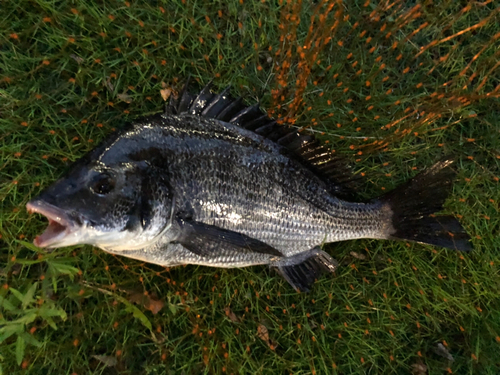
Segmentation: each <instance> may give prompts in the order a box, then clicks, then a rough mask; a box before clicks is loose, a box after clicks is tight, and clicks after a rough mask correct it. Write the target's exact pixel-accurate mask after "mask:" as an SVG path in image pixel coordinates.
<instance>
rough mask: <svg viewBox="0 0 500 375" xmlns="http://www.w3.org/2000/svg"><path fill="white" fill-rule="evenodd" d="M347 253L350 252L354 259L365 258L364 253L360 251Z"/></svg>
mask: <svg viewBox="0 0 500 375" xmlns="http://www.w3.org/2000/svg"><path fill="white" fill-rule="evenodd" d="M349 254H351V255H352V256H353V257H354V258H356V259H361V260H365V259H366V255H364V254H361V253H357V252H355V251H351V252H350V253H349Z"/></svg>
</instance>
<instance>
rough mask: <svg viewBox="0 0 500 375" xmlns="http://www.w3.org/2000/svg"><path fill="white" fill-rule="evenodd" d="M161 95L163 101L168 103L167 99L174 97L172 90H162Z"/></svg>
mask: <svg viewBox="0 0 500 375" xmlns="http://www.w3.org/2000/svg"><path fill="white" fill-rule="evenodd" d="M160 94H161V97H162V98H163V100H164V101H167V99H168V98H170V95H172V89H161V90H160Z"/></svg>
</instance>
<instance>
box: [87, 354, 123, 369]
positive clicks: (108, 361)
mask: <svg viewBox="0 0 500 375" xmlns="http://www.w3.org/2000/svg"><path fill="white" fill-rule="evenodd" d="M92 357H94V358H95V359H97V360H98V361H99V362H102V363H103V364H104V365H105V366H106V367H115V366H116V364H117V363H118V361H117V360H116V357H112V356H110V355H93V356H92Z"/></svg>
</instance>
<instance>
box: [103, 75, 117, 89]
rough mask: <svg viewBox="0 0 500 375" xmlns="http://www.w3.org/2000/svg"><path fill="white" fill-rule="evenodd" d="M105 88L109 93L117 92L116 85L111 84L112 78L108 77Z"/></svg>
mask: <svg viewBox="0 0 500 375" xmlns="http://www.w3.org/2000/svg"><path fill="white" fill-rule="evenodd" d="M104 86H106V88H107V89H108V90H109V92H113V91H115V85H113V84H112V83H111V77H106V81H105V82H104Z"/></svg>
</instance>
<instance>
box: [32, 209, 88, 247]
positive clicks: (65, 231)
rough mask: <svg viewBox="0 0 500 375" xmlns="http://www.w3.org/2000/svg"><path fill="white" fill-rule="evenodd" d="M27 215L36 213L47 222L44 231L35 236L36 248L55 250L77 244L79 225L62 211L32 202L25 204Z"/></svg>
mask: <svg viewBox="0 0 500 375" xmlns="http://www.w3.org/2000/svg"><path fill="white" fill-rule="evenodd" d="M26 210H27V211H28V212H29V213H38V214H41V215H43V216H45V217H46V218H47V219H48V220H49V225H48V226H47V228H46V229H45V231H44V232H43V233H42V234H40V235H38V236H36V238H35V240H34V241H33V244H34V245H35V246H37V247H46V248H55V247H62V246H69V245H76V244H78V243H79V239H78V237H79V236H78V232H79V229H80V228H81V224H78V223H77V222H76V221H75V219H72V218H71V217H70V216H69V215H68V214H67V213H66V212H65V211H64V210H62V209H60V208H58V207H56V206H54V205H52V204H50V203H47V202H45V201H43V200H32V201H30V202H28V203H27V204H26Z"/></svg>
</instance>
